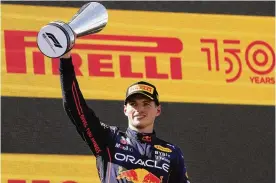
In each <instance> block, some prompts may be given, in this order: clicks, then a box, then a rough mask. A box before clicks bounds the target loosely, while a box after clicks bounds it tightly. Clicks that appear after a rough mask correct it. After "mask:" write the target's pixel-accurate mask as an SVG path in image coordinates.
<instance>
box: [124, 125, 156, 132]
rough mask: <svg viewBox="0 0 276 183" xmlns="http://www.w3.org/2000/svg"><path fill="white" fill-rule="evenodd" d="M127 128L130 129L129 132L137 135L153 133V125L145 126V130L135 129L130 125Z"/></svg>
mask: <svg viewBox="0 0 276 183" xmlns="http://www.w3.org/2000/svg"><path fill="white" fill-rule="evenodd" d="M128 127H129V128H130V129H131V130H134V131H137V132H138V133H152V132H153V125H150V126H147V127H145V128H141V129H140V128H136V127H134V126H132V125H128Z"/></svg>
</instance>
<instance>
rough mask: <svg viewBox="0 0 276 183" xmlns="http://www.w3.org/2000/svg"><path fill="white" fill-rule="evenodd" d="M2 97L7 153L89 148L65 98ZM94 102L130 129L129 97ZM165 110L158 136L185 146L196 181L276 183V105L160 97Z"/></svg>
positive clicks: (264, 5)
mask: <svg viewBox="0 0 276 183" xmlns="http://www.w3.org/2000/svg"><path fill="white" fill-rule="evenodd" d="M2 3H10V4H15V3H20V4H22V3H24V4H36V5H57V6H75V7H80V6H81V5H83V2H62V1H61V2H2ZM101 3H102V4H104V5H105V6H106V7H107V8H109V9H135V10H148V11H172V12H173V11H175V12H190V13H194V12H198V13H217V14H240V15H250V16H256V15H258V16H260V15H261V16H275V14H274V12H275V9H274V7H275V3H274V2H256V1H254V2H195V1H192V2H101ZM264 31H265V30H264ZM1 102H2V103H1V105H2V108H1V112H2V115H1V118H2V133H1V138H2V144H1V145H2V153H39V154H87V155H88V154H89V155H90V154H91V152H90V150H89V148H88V147H87V146H86V145H85V143H84V142H83V141H82V140H81V138H80V137H79V136H78V134H77V132H76V131H75V129H74V127H73V125H72V124H71V122H70V121H69V118H68V117H67V116H66V115H65V112H64V110H63V107H62V100H61V99H60V98H58V99H46V98H44V99H42V98H19V97H2V98H1ZM88 104H89V106H90V107H92V108H93V109H94V110H95V112H96V113H97V115H98V116H99V117H100V119H101V120H102V121H104V122H106V123H107V124H109V125H116V126H119V127H120V128H121V129H122V130H125V129H126V127H127V119H126V117H125V116H124V115H123V101H107V100H95V101H94V100H93V101H92V100H89V101H88ZM162 109H163V114H162V115H161V116H160V117H159V118H158V120H157V122H156V131H157V135H158V136H159V137H161V138H164V139H166V140H168V141H170V142H173V143H174V144H176V145H178V146H179V147H180V148H181V149H182V151H183V152H184V155H185V158H186V164H187V166H188V173H189V175H190V177H191V180H192V183H233V182H235V183H272V182H275V177H274V175H275V173H274V172H275V154H274V153H275V106H253V105H222V104H200V103H197V104H193V103H162ZM107 114H108V115H107Z"/></svg>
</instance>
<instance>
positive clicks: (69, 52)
mask: <svg viewBox="0 0 276 183" xmlns="http://www.w3.org/2000/svg"><path fill="white" fill-rule="evenodd" d="M70 57H71V51H68V52H67V53H65V54H64V55H62V56H61V57H60V58H70Z"/></svg>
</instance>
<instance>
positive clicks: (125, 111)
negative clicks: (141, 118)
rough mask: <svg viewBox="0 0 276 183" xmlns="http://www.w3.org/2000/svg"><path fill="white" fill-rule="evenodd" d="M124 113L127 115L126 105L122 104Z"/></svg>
mask: <svg viewBox="0 0 276 183" xmlns="http://www.w3.org/2000/svg"><path fill="white" fill-rule="evenodd" d="M124 113H125V115H126V116H127V106H126V105H124Z"/></svg>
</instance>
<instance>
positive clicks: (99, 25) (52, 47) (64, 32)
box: [37, 2, 108, 58]
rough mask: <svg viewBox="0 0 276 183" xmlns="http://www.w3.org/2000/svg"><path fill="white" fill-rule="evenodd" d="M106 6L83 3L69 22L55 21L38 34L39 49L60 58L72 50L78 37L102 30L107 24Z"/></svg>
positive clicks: (52, 56)
mask: <svg viewBox="0 0 276 183" xmlns="http://www.w3.org/2000/svg"><path fill="white" fill-rule="evenodd" d="M107 21H108V14H107V10H106V9H105V7H104V6H103V5H102V4H100V3H97V2H90V3H87V4H85V5H83V6H82V7H81V8H80V9H79V11H78V12H77V13H76V14H75V15H74V16H73V18H72V19H71V20H70V21H69V23H64V22H62V21H53V22H50V23H49V24H47V25H46V26H44V27H42V28H41V29H40V31H39V33H38V35H37V45H38V48H39V50H40V51H41V52H42V53H43V54H44V55H45V56H47V57H50V58H58V57H60V56H62V55H64V54H65V53H67V52H68V51H70V50H71V49H72V48H73V46H74V44H75V41H76V38H77V37H81V36H85V35H88V34H94V33H97V32H100V31H101V30H102V29H103V28H104V27H105V26H106V24H107Z"/></svg>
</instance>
